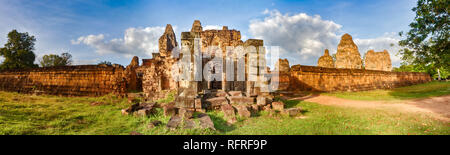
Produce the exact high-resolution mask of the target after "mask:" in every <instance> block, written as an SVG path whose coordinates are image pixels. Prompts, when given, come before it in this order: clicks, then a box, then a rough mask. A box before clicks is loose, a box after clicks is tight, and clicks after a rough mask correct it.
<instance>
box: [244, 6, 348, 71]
mask: <svg viewBox="0 0 450 155" xmlns="http://www.w3.org/2000/svg"><path fill="white" fill-rule="evenodd" d="M263 14H267V15H268V16H267V17H266V18H264V20H253V21H251V22H250V26H249V32H250V34H251V35H252V36H253V37H254V38H256V39H263V40H264V42H265V44H266V45H269V46H280V57H286V58H288V59H289V61H290V64H291V65H293V64H307V65H316V61H317V59H318V57H319V56H321V55H322V54H323V51H324V50H325V49H326V48H328V49H330V51H335V49H336V47H337V43H338V40H339V36H338V35H337V33H340V31H341V30H340V29H341V27H342V26H341V25H339V24H336V23H334V22H333V21H329V20H323V19H321V17H320V16H318V15H316V16H309V15H307V14H305V13H299V14H294V15H289V14H284V15H283V14H281V13H280V12H279V11H277V10H274V11H269V10H265V11H264V12H263Z"/></svg>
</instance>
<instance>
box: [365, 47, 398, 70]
mask: <svg viewBox="0 0 450 155" xmlns="http://www.w3.org/2000/svg"><path fill="white" fill-rule="evenodd" d="M364 67H365V69H367V70H381V71H391V70H392V64H391V58H390V57H389V52H388V51H387V50H384V51H383V52H375V51H374V50H369V51H367V53H366V55H365V58H364Z"/></svg>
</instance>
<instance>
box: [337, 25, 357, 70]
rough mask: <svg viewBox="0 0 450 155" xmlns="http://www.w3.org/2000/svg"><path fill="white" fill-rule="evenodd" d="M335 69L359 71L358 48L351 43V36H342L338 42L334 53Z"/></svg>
mask: <svg viewBox="0 0 450 155" xmlns="http://www.w3.org/2000/svg"><path fill="white" fill-rule="evenodd" d="M335 64H336V68H350V69H361V68H362V60H361V54H359V51H358V46H356V44H355V43H354V42H353V39H352V36H350V35H349V34H347V33H346V34H344V35H343V36H342V37H341V41H340V42H339V45H338V48H337V53H336V63H335Z"/></svg>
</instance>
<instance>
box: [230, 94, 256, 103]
mask: <svg viewBox="0 0 450 155" xmlns="http://www.w3.org/2000/svg"><path fill="white" fill-rule="evenodd" d="M228 99H229V100H230V103H236V104H253V103H255V98H253V97H244V96H230V97H228Z"/></svg>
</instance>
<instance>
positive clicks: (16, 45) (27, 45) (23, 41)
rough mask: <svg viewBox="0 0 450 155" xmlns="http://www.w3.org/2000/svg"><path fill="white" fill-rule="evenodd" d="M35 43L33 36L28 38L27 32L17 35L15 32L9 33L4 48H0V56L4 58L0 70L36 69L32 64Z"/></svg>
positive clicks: (34, 57)
mask: <svg viewBox="0 0 450 155" xmlns="http://www.w3.org/2000/svg"><path fill="white" fill-rule="evenodd" d="M35 41H36V39H35V38H34V36H30V35H29V34H28V32H26V33H19V32H17V30H12V31H11V32H9V33H8V41H7V43H6V44H5V47H3V48H0V56H3V57H4V58H5V59H4V60H3V63H2V64H1V65H0V69H24V68H33V67H37V65H36V64H34V60H35V59H36V55H35V54H34V53H33V50H34V42H35Z"/></svg>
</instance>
